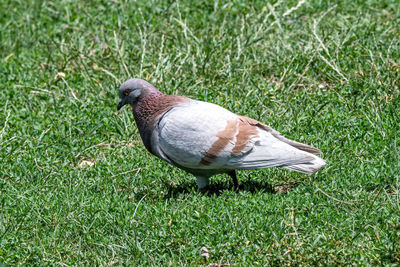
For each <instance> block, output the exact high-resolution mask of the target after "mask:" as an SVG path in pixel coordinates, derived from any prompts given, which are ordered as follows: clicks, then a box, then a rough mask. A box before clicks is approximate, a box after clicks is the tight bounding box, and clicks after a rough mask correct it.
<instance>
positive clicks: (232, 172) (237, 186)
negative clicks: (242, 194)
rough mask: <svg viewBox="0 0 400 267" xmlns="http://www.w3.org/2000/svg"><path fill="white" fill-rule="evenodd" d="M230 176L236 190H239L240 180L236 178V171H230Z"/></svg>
mask: <svg viewBox="0 0 400 267" xmlns="http://www.w3.org/2000/svg"><path fill="white" fill-rule="evenodd" d="M228 175H229V176H230V177H232V180H233V187H234V188H236V189H237V188H239V182H238V179H237V177H236V171H235V170H232V171H230V172H228Z"/></svg>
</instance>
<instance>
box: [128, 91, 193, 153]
mask: <svg viewBox="0 0 400 267" xmlns="http://www.w3.org/2000/svg"><path fill="white" fill-rule="evenodd" d="M184 101H190V99H189V98H186V97H183V96H176V95H166V94H163V93H161V92H160V91H153V92H151V93H148V94H144V95H142V96H141V97H140V98H139V100H138V101H137V103H136V104H135V105H133V116H134V118H135V121H136V124H137V126H138V128H139V133H140V136H141V138H142V140H143V143H144V145H145V146H146V148H147V149H148V150H149V151H150V152H151V144H150V142H151V135H152V133H153V130H154V126H155V125H156V123H157V119H159V118H160V116H161V115H163V114H164V113H165V112H167V111H168V110H170V109H171V108H173V107H174V106H175V105H177V104H179V103H181V102H184Z"/></svg>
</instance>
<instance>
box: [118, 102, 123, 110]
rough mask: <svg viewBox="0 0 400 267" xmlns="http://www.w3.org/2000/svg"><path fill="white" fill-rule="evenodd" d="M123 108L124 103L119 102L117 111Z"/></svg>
mask: <svg viewBox="0 0 400 267" xmlns="http://www.w3.org/2000/svg"><path fill="white" fill-rule="evenodd" d="M123 106H124V102H122V100H120V101H119V103H118V106H117V111H118V110H120V109H121V108H122V107H123Z"/></svg>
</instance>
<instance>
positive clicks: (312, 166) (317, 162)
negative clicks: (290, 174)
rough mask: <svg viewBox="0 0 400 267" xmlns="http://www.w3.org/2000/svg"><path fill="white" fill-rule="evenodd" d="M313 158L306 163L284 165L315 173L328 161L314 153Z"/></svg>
mask: <svg viewBox="0 0 400 267" xmlns="http://www.w3.org/2000/svg"><path fill="white" fill-rule="evenodd" d="M313 158H314V159H313V160H311V161H309V162H306V163H301V164H295V165H290V166H282V167H283V168H285V169H289V170H292V171H297V172H302V173H308V174H313V173H315V172H317V171H318V170H320V169H322V168H323V167H324V166H325V165H326V161H325V160H323V159H321V158H320V157H317V156H315V155H313Z"/></svg>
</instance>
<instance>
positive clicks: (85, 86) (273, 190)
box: [0, 0, 400, 266]
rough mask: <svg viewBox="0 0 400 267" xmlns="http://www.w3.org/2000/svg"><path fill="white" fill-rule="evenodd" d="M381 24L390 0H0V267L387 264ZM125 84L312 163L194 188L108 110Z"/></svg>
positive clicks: (387, 121) (395, 125) (390, 155)
mask: <svg viewBox="0 0 400 267" xmlns="http://www.w3.org/2000/svg"><path fill="white" fill-rule="evenodd" d="M399 25H400V4H399V3H398V1H397V0H392V1H374V0H370V1H350V0H346V1H337V2H335V1H323V0H319V1H317V0H309V1H300V2H298V1H278V2H276V1H272V2H271V3H270V4H266V3H265V1H254V2H252V3H251V4H249V3H247V1H244V0H236V1H233V2H230V1H215V3H214V2H213V1H184V0H181V1H179V2H172V1H139V2H133V1H132V2H128V1H67V0H63V1H34V0H31V1H29V0H26V1H22V0H20V1H11V0H2V1H0V88H1V90H0V99H1V102H0V111H1V112H0V158H1V161H0V265H1V263H4V264H6V265H8V264H10V265H11V264H12V265H14V264H18V263H19V264H34V263H39V262H41V263H43V264H49V265H78V266H79V265H82V264H89V263H95V264H97V265H121V264H131V265H137V264H141V265H143V266H146V265H157V266H160V265H168V264H172V265H173V266H176V265H198V264H204V265H208V264H210V263H216V264H230V265H243V266H247V265H249V264H254V265H257V264H259V265H325V264H330V265H349V264H350V263H353V264H360V265H368V264H371V265H372V264H373V265H375V264H384V265H398V264H400V193H399V189H400V180H399V177H400V154H399V153H400V150H399V143H400V137H399V133H400V123H399V122H400V93H399V92H400V90H399V87H400V28H399ZM57 73H64V74H65V77H64V76H63V75H62V74H58V75H57ZM130 77H140V78H143V79H146V80H148V81H150V82H152V83H153V84H154V85H155V86H156V87H158V88H159V89H160V90H161V91H163V92H165V93H170V94H180V95H185V96H188V97H192V98H194V99H200V100H205V101H209V102H213V103H215V104H219V105H221V106H223V107H226V108H228V109H230V110H231V111H233V112H235V113H238V114H242V115H246V116H249V117H252V118H254V119H257V120H260V121H262V122H265V123H267V124H268V125H270V126H272V127H273V128H275V129H276V130H278V131H280V132H281V133H282V134H284V135H285V136H287V137H289V138H292V139H294V140H298V141H301V142H305V143H308V144H312V145H314V146H316V147H318V148H319V149H321V150H322V151H323V152H324V154H323V156H322V157H323V158H325V159H326V160H327V162H328V165H327V167H326V168H325V169H323V170H322V171H320V172H319V173H318V174H316V175H313V176H307V175H303V174H299V173H295V172H290V171H287V170H283V169H266V170H261V171H248V172H244V171H240V172H239V182H240V183H241V184H242V189H241V190H239V191H238V192H235V191H233V190H231V185H232V184H231V181H230V179H228V177H226V176H223V175H220V176H215V177H214V178H212V180H211V183H212V187H213V190H212V193H210V194H202V193H200V192H198V191H197V189H196V182H195V179H194V177H192V176H191V175H189V174H187V173H185V172H183V171H181V170H179V169H176V168H174V167H172V166H170V165H168V164H167V163H164V162H162V161H161V160H159V159H157V158H155V157H153V156H151V155H150V154H149V153H148V152H147V151H146V150H145V149H144V147H143V145H142V143H141V140H140V138H139V135H138V131H137V128H136V125H135V123H134V120H133V118H132V115H131V114H130V111H129V109H128V108H125V109H124V110H122V112H119V113H117V112H116V105H117V102H118V96H117V89H118V87H119V85H120V83H121V82H123V81H124V80H126V79H128V78H130ZM85 162H86V163H88V162H89V163H95V164H94V165H92V164H85ZM203 246H205V247H207V248H208V250H209V252H210V258H209V259H208V261H207V263H205V262H204V259H203V258H202V257H201V256H200V248H201V247H203Z"/></svg>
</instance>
